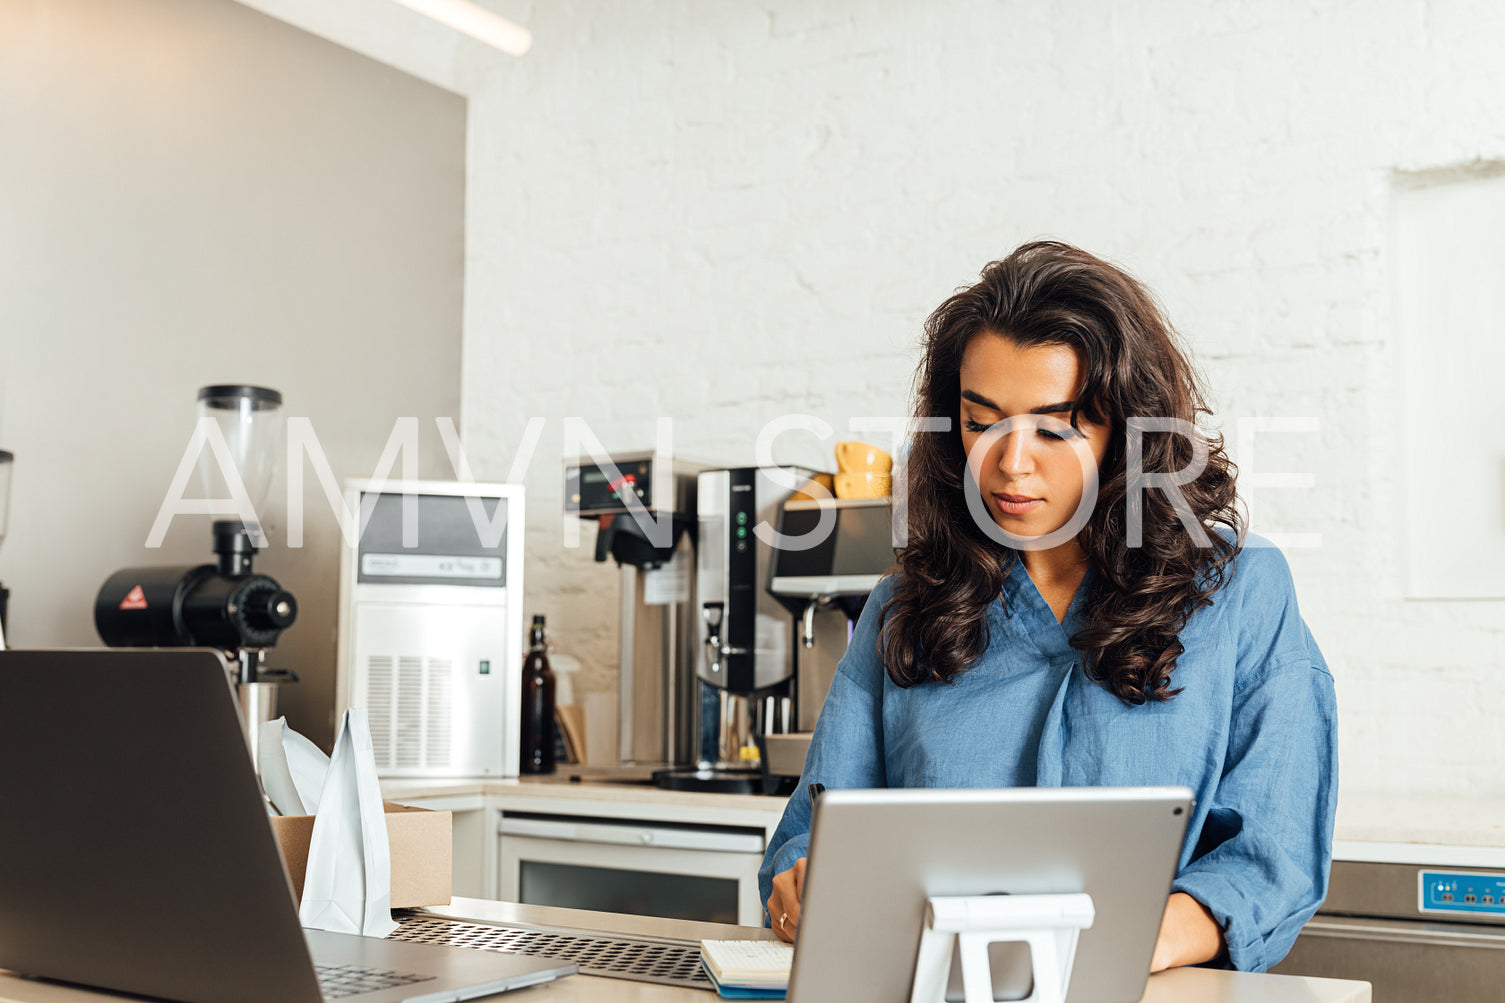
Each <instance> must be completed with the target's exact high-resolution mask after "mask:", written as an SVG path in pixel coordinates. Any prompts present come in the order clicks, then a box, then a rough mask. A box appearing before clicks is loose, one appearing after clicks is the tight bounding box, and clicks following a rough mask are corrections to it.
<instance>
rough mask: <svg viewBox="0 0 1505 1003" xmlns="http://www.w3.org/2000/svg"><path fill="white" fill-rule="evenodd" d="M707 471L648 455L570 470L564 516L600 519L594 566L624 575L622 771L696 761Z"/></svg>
mask: <svg viewBox="0 0 1505 1003" xmlns="http://www.w3.org/2000/svg"><path fill="white" fill-rule="evenodd" d="M704 469H705V465H704V464H697V463H691V462H688V461H683V460H673V461H661V460H660V458H658V457H657V456H655V454H653V453H643V452H639V453H621V454H614V455H612V456H610V457H608V458H605V459H603V460H599V461H591V460H583V459H582V460H576V461H574V462H572V463H569V464H567V465H566V466H565V493H564V497H565V511H566V512H568V513H570V514H573V515H578V516H579V517H580V518H582V519H592V520H595V521H596V523H597V524H598V527H597V532H596V560H597V561H600V562H602V563H605V562H606V560H607V559H608V558H610V559H612V560H614V561H615V562H616V564H617V567H618V569H619V572H618V574H619V578H620V584H621V599H620V605H619V607H618V626H617V630H618V633H617V652H618V661H617V666H618V669H617V671H618V691H617V692H618V696H617V747H618V760H619V762H620V764H621V767H622V768H625V772H632V770H633V769H634V768H641V770H642V771H643V772H644V773H645V774H646V773H647V772H648V771H650V770H652V769H657V768H663V767H675V766H683V765H688V764H692V763H694V762H695V735H696V731H695V722H696V698H697V696H698V689H699V687H698V686H697V685H696V679H695V657H696V654H697V651H696V649H695V647H694V645H695V617H694V613H693V610H694V607H693V606H692V603H693V600H694V596H695V574H696V561H695V506H696V502H695V497H696V494H695V493H696V476H697V474H699V473H700V471H702V470H704ZM629 499H631V503H630V504H631V507H629ZM632 509H636V510H637V512H636V516H637V517H635V514H634V512H633V511H632ZM638 517H641V519H642V520H643V521H646V522H649V523H651V525H652V526H653V527H655V528H653V529H651V530H649V529H646V528H645V527H644V526H643V525H641V524H640V522H639V518H638ZM623 771H624V770H623V769H619V770H618V771H617V772H619V773H620V772H623ZM642 779H647V776H646V775H645V776H644V777H643V778H642Z"/></svg>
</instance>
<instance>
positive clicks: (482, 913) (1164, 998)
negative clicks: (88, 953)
mask: <svg viewBox="0 0 1505 1003" xmlns="http://www.w3.org/2000/svg"><path fill="white" fill-rule="evenodd" d="M427 911H428V912H430V913H433V914H435V915H440V916H445V917H448V918H450V919H459V920H465V921H468V922H481V923H488V922H489V923H526V924H528V925H530V926H547V927H554V928H563V929H570V930H584V931H605V932H609V933H619V934H624V935H629V936H639V937H664V938H669V939H673V940H684V941H691V942H693V941H698V940H700V939H702V938H705V937H715V938H720V939H736V938H742V939H760V940H763V939H769V938H771V937H772V934H770V933H769V932H768V931H767V930H761V929H756V928H753V927H736V926H721V925H718V924H712V923H687V922H684V921H681V920H668V919H648V918H644V917H638V916H620V915H614V914H610V913H596V912H582V911H579V910H574V909H555V908H547V907H542V906H524V905H517V904H514V903H508V902H485V901H481V900H479V899H456V900H455V902H454V904H453V905H450V906H447V907H445V908H443V909H431V910H427ZM123 998H125V997H120V996H116V995H113V994H109V993H99V992H93V991H90V990H85V989H78V988H75V987H72V986H61V985H54V984H51V983H38V982H31V981H28V980H25V979H22V978H19V977H16V976H13V975H9V974H6V973H0V1003H101V1001H104V1000H117V999H123ZM489 998H492V999H496V1000H498V1001H500V1000H508V1001H516V1003H598V1001H600V1003H606V1001H612V1003H710V1001H713V1000H715V999H716V997H715V996H713V995H712V994H711V993H709V992H708V991H706V990H701V989H685V988H678V987H673V986H659V985H649V984H646V983H641V982H625V981H621V980H618V979H607V978H599V977H593V976H585V975H571V976H569V977H568V978H565V979H562V980H560V981H558V982H552V983H549V984H547V985H542V986H535V987H533V988H530V989H520V990H517V991H515V992H511V993H506V994H501V995H498V996H495V997H489ZM1369 1000H1370V990H1369V984H1368V983H1367V982H1349V981H1342V980H1337V979H1312V978H1301V977H1297V976H1290V975H1253V974H1249V973H1245V972H1217V971H1206V970H1203V969H1195V968H1183V969H1177V970H1175V971H1170V972H1161V973H1160V974H1158V975H1152V976H1150V980H1149V983H1148V984H1147V986H1146V991H1145V994H1144V997H1143V998H1142V999H1141V1001H1140V1003H1369Z"/></svg>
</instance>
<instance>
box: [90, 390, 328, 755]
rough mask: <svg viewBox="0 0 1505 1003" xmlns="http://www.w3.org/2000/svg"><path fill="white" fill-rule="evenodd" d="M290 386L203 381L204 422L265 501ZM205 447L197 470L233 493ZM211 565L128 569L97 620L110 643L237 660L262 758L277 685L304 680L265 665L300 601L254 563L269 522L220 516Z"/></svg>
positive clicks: (245, 712) (102, 596) (239, 690)
mask: <svg viewBox="0 0 1505 1003" xmlns="http://www.w3.org/2000/svg"><path fill="white" fill-rule="evenodd" d="M281 405H282V395H281V394H280V393H278V392H277V391H275V390H269V389H267V388H265V387H254V386H208V387H204V388H202V389H201V390H199V394H198V413H199V419H200V421H203V420H206V419H207V420H211V421H213V422H214V423H215V425H216V426H217V427H218V429H219V432H220V434H221V436H222V437H223V439H224V442H225V444H226V445H227V446H228V447H229V454H230V458H231V459H232V460H234V464H235V467H236V471H235V472H236V474H237V475H238V476H239V477H240V480H241V482H242V484H243V485H244V488H245V493H246V497H247V498H248V499H249V500H250V501H251V503H252V505H253V507H257V508H259V507H260V505H261V504H262V502H263V501H264V500H265V497H266V492H267V489H268V488H269V487H270V485H271V477H272V472H273V470H274V469H275V464H276V458H277V455H278V445H279V441H280V438H281V435H280V433H281V421H280V415H279V409H280V408H281ZM211 456H212V453H211V451H210V450H209V449H205V450H204V451H203V452H202V453H201V454H200V457H199V473H200V476H201V479H202V481H203V486H204V489H205V493H206V497H210V498H225V497H228V496H229V494H230V489H229V487H228V485H227V484H226V483H225V479H224V471H222V470H221V468H220V467H219V465H218V462H217V461H216V460H215V459H211ZM212 536H213V541H214V553H215V556H216V561H215V563H213V564H197V565H187V566H183V565H178V566H165V567H139V568H122V569H121V570H119V571H117V572H115V573H114V574H113V575H111V576H110V577H109V578H108V579H106V580H105V583H104V585H102V586H101V587H100V589H99V595H98V596H97V597H96V599H95V602H94V626H95V629H96V630H97V631H98V632H99V636H100V639H101V640H103V641H104V643H105V644H107V645H109V646H111V647H136V648H145V647H208V648H218V649H220V650H221V651H223V652H225V654H226V656H227V658H228V659H229V661H230V663H231V665H232V666H234V671H235V678H234V679H233V680H232V682H233V683H234V684H235V688H236V696H237V698H238V700H239V704H240V712H241V723H242V724H243V725H244V727H245V729H246V734H247V739H248V741H249V742H250V743H251V752H252V761H253V762H254V761H255V753H256V742H257V737H258V731H259V727H258V726H259V725H260V724H261V722H263V721H268V720H271V719H272V718H274V717H275V716H276V698H277V687H278V686H280V685H284V684H286V683H289V682H296V681H297V676H296V675H295V674H294V673H292V672H289V671H286V670H280V671H279V670H269V669H267V668H265V667H264V666H263V661H264V659H265V655H266V651H267V649H268V648H270V647H272V646H273V645H274V644H276V643H277V639H278V637H279V636H280V635H281V633H282V631H284V630H286V629H287V628H288V627H290V626H292V624H293V621H294V620H296V619H297V617H298V603H297V600H296V599H294V598H293V595H292V593H290V592H288V591H287V590H286V589H284V588H283V587H282V586H281V585H280V584H278V582H277V580H276V579H274V578H271V577H269V576H267V575H263V574H258V573H257V572H256V571H255V570H254V569H253V568H252V559H253V557H254V556H255V554H256V552H257V546H256V545H257V542H258V541H260V540H262V539H263V536H262V532H261V528H260V527H259V526H256V525H250V524H247V523H245V522H242V521H240V520H220V521H217V522H215V523H214V524H213V527H212Z"/></svg>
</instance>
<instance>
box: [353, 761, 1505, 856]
mask: <svg viewBox="0 0 1505 1003" xmlns="http://www.w3.org/2000/svg"><path fill="white" fill-rule="evenodd" d="M382 792H383V795H384V796H385V797H387V798H388V799H390V800H394V801H402V800H415V799H422V798H442V797H457V796H477V797H479V796H498V797H519V798H530V799H537V800H538V801H540V802H543V803H546V804H548V805H549V807H550V809H552V810H561V809H562V808H563V807H568V804H567V803H568V802H586V801H588V802H590V803H591V804H592V805H599V804H606V805H612V806H616V811H617V812H619V813H622V814H630V806H631V805H654V806H659V807H661V808H664V809H668V810H675V809H678V810H681V811H687V812H690V813H691V814H692V815H693V816H698V817H699V818H700V819H701V820H714V819H717V818H724V817H727V815H726V813H731V816H732V817H735V818H736V819H738V821H727V822H726V823H725V824H756V820H757V819H759V818H762V819H768V818H770V817H772V818H773V819H774V820H775V822H776V821H777V816H778V815H780V814H781V813H782V812H783V810H784V803H785V799H784V798H776V797H763V796H758V795H748V794H699V793H693V792H687V791H666V790H660V789H658V788H656V787H653V786H650V785H646V784H634V783H603V782H601V781H598V780H586V781H584V782H581V783H571V782H570V781H569V774H567V773H564V772H561V773H559V774H556V775H554V776H550V777H525V778H522V779H499V778H495V777H474V778H463V779H455V780H428V779H389V780H385V781H383V782H382ZM687 820H691V819H687ZM1334 837H1335V838H1334V846H1333V856H1334V858H1335V859H1338V860H1353V861H1373V862H1378V863H1395V864H1422V865H1433V866H1452V867H1499V868H1505V798H1485V799H1475V800H1469V799H1466V798H1463V797H1461V796H1450V795H1441V794H1438V795H1391V794H1372V793H1354V794H1344V795H1342V796H1341V797H1340V799H1339V801H1338V819H1337V826H1336V830H1335V833H1334Z"/></svg>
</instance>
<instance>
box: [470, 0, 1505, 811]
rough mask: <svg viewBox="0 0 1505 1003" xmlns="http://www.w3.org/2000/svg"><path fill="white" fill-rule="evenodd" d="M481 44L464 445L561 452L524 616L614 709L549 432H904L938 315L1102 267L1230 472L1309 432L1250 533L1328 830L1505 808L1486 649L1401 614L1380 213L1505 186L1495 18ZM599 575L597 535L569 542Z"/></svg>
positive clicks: (1297, 19) (636, 24)
mask: <svg viewBox="0 0 1505 1003" xmlns="http://www.w3.org/2000/svg"><path fill="white" fill-rule="evenodd" d="M489 5H490V6H492V7H493V8H494V9H497V10H499V11H501V12H502V13H504V14H507V15H509V16H512V17H515V18H517V19H518V20H520V21H523V22H524V23H526V24H528V26H529V27H530V28H532V30H533V31H534V35H535V47H534V49H533V51H532V52H531V53H530V54H529V55H527V56H526V57H525V58H523V59H521V60H517V61H508V60H505V59H499V58H497V57H494V56H491V55H488V54H486V53H483V52H480V51H479V49H478V47H475V46H463V47H461V48H460V49H459V50H458V51H457V55H456V57H455V64H454V67H453V72H454V74H455V77H456V79H457V80H463V81H464V82H465V86H466V87H467V88H468V89H469V93H470V94H471V98H472V107H471V144H472V150H471V176H470V206H469V223H470V233H469V240H470V246H471V256H472V257H471V262H470V268H469V279H468V282H469V285H468V290H467V311H468V316H467V338H466V349H465V351H466V354H465V385H464V395H463V399H464V416H463V417H464V429H465V434H466V437H467V442H468V445H469V449H470V452H471V454H472V457H473V459H474V461H475V463H476V465H477V467H478V469H479V471H480V472H481V473H482V474H484V475H490V476H501V475H502V474H504V473H505V471H506V469H507V464H508V462H509V461H510V458H511V454H512V452H513V449H514V443H515V442H516V441H517V439H518V437H519V436H520V434H521V430H522V427H523V423H524V421H525V419H526V418H527V417H528V416H531V415H542V416H545V417H547V418H548V419H549V421H550V424H549V431H548V433H547V434H546V435H545V438H544V442H543V444H542V446H541V449H540V452H539V456H538V458H537V459H536V460H535V462H534V463H533V466H532V468H531V471H530V474H529V477H528V485H529V490H530V513H531V519H530V523H531V524H530V535H529V546H530V552H529V559H528V575H529V581H528V587H529V593H530V596H529V606H530V607H531V608H532V609H536V610H539V611H542V612H545V613H547V614H548V615H549V619H550V623H551V625H553V628H554V632H555V636H556V637H557V638H558V639H559V641H560V643H561V645H562V646H563V647H565V648H567V649H568V650H570V651H572V652H574V653H576V654H577V655H579V656H580V657H581V658H582V659H584V660H585V661H586V662H587V663H588V664H589V665H590V666H592V667H593V671H592V672H591V673H590V675H589V676H588V679H587V680H586V681H585V683H586V685H587V686H588V687H589V688H596V689H605V688H609V687H610V686H611V685H612V681H611V670H612V669H613V663H614V661H615V653H614V648H613V644H612V639H613V636H614V634H613V631H614V624H613V619H614V616H613V610H614V609H615V594H614V593H615V588H614V578H613V575H612V573H611V572H610V571H609V570H608V569H605V568H600V567H596V566H594V565H593V563H592V562H591V559H590V553H589V550H588V548H587V549H582V550H580V551H573V552H571V551H565V550H563V549H562V548H561V546H560V529H559V522H560V517H559V514H558V512H559V509H560V495H561V489H560V471H559V464H558V449H559V441H560V440H559V432H560V419H561V418H563V417H564V416H566V415H580V416H584V417H585V418H587V419H588V420H589V421H590V423H591V425H592V426H593V427H594V428H595V429H596V430H597V432H598V434H599V435H600V436H601V437H602V439H603V440H604V442H605V444H606V445H607V446H608V447H610V448H624V449H625V448H631V447H638V446H641V445H643V444H644V443H646V442H647V441H649V438H650V436H651V434H652V428H653V424H652V419H653V416H655V415H658V414H661V413H663V414H670V415H673V416H674V418H675V420H676V428H677V433H678V434H677V439H676V445H677V446H678V448H679V449H680V450H682V451H683V452H685V453H691V454H696V455H700V456H706V457H710V458H714V459H719V460H723V461H728V462H737V461H749V460H750V459H751V457H752V441H753V436H754V435H755V433H756V430H757V429H758V428H759V427H760V426H761V425H762V424H763V423H764V422H765V421H766V420H767V419H769V418H771V417H773V416H775V415H778V414H782V413H786V412H808V413H811V414H815V415H818V416H820V417H822V418H824V419H825V420H827V421H829V422H831V423H832V424H833V425H836V426H837V427H838V428H844V427H845V425H846V422H847V420H848V418H849V417H851V416H853V415H870V414H900V413H902V412H903V410H904V407H905V402H906V400H907V396H908V389H909V381H910V377H911V372H912V367H913V364H914V359H915V350H914V347H915V343H916V338H917V336H918V332H919V328H920V324H921V321H922V320H923V318H924V317H925V315H926V314H927V312H928V311H929V310H930V309H931V308H932V307H933V306H934V305H935V304H936V303H938V302H939V301H940V300H941V299H942V298H943V297H944V296H945V295H946V294H947V293H948V292H949V291H950V290H951V289H952V288H954V287H955V286H957V285H960V284H963V283H966V282H968V281H969V280H970V279H972V278H973V277H974V276H975V275H976V273H977V271H978V269H979V268H980V267H981V266H982V265H983V264H984V263H985V262H986V261H988V260H989V259H991V258H995V257H997V256H1000V255H1002V254H1003V253H1005V252H1006V251H1007V250H1008V249H1010V248H1011V247H1013V246H1014V245H1015V244H1017V243H1019V242H1020V241H1022V240H1024V239H1027V238H1030V237H1034V236H1038V235H1052V236H1058V237H1060V238H1062V239H1066V240H1069V241H1072V242H1075V243H1078V244H1081V245H1083V246H1084V247H1087V248H1088V249H1091V250H1093V251H1095V252H1097V253H1100V254H1103V255H1106V256H1109V257H1111V258H1114V259H1116V260H1118V261H1120V262H1122V263H1124V264H1126V265H1127V266H1128V267H1129V268H1130V269H1131V270H1133V271H1134V272H1136V273H1137V274H1139V275H1140V276H1141V277H1143V278H1144V279H1146V280H1147V281H1148V282H1149V284H1150V285H1151V286H1152V287H1153V288H1155V289H1156V290H1157V292H1158V293H1159V294H1160V296H1161V297H1162V299H1163V300H1164V302H1165V303H1166V304H1167V305H1168V307H1169V310H1170V312H1171V315H1172V317H1173V318H1174V320H1175V321H1176V323H1177V324H1178V326H1179V327H1180V329H1181V330H1182V331H1183V332H1184V334H1185V335H1186V337H1187V338H1188V340H1189V341H1190V343H1191V344H1192V346H1193V348H1194V350H1195V352H1196V353H1197V355H1198V357H1199V359H1200V361H1201V363H1202V365H1203V367H1204V368H1205V370H1206V373H1207V376H1208V379H1209V382H1210V385H1211V387H1212V388H1213V391H1214V395H1215V399H1216V403H1217V407H1218V411H1219V414H1220V417H1221V418H1222V420H1223V421H1224V422H1225V423H1226V428H1227V431H1228V433H1229V437H1230V440H1231V439H1232V437H1233V434H1234V427H1233V423H1234V421H1235V420H1236V419H1237V418H1239V417H1242V416H1255V415H1276V416H1281V415H1285V416H1316V417H1318V418H1320V420H1321V424H1322V429H1323V435H1322V437H1321V441H1320V442H1317V441H1303V440H1302V439H1301V438H1300V437H1297V436H1289V435H1273V434H1272V435H1271V436H1269V437H1267V438H1265V439H1262V440H1261V442H1260V466H1261V467H1262V468H1263V469H1266V470H1271V471H1282V470H1293V471H1301V470H1308V471H1315V472H1316V473H1317V475H1318V482H1317V486H1316V488H1314V489H1313V490H1311V491H1304V492H1294V491H1285V492H1281V491H1271V492H1268V493H1266V494H1264V495H1262V496H1261V502H1260V509H1259V519H1258V522H1257V527H1256V528H1258V529H1260V530H1261V531H1265V532H1320V533H1321V534H1322V536H1323V540H1324V546H1323V547H1322V549H1320V550H1315V551H1304V552H1293V553H1291V554H1290V558H1291V561H1292V564H1293V566H1294V568H1295V572H1296V576H1297V580H1298V585H1299V588H1300V593H1301V599H1302V605H1303V611H1304V613H1305V616H1306V618H1307V620H1308V622H1309V623H1310V624H1311V626H1312V629H1313V631H1314V632H1315V633H1316V635H1317V637H1318V639H1319V641H1320V643H1321V644H1322V647H1323V650H1324V652H1325V653H1326V655H1327V657H1328V659H1329V660H1330V662H1331V663H1332V666H1333V669H1334V672H1335V674H1336V675H1337V677H1338V683H1339V687H1340V691H1339V692H1340V703H1341V708H1342V725H1343V734H1342V742H1343V745H1342V751H1343V782H1344V785H1345V787H1346V788H1347V789H1350V790H1387V791H1395V792H1411V791H1437V790H1441V791H1449V792H1455V793H1458V794H1494V795H1499V794H1502V793H1505V730H1502V729H1501V728H1500V727H1499V726H1498V725H1497V723H1496V722H1497V721H1498V719H1499V718H1500V717H1501V715H1502V714H1505V666H1502V664H1501V663H1502V660H1505V659H1502V654H1505V651H1502V649H1505V609H1502V607H1501V604H1499V603H1482V602H1481V603H1467V604H1464V603H1429V604H1421V603H1408V602H1405V601H1403V600H1402V599H1401V598H1400V596H1401V588H1402V579H1401V569H1400V564H1399V554H1400V550H1401V538H1400V535H1399V534H1400V529H1401V524H1400V518H1401V516H1400V513H1399V511H1398V507H1397V505H1398V498H1399V485H1400V483H1401V477H1402V475H1403V473H1404V470H1405V468H1404V465H1403V462H1402V461H1403V458H1402V457H1401V456H1400V455H1398V450H1397V448H1396V446H1395V441H1396V440H1395V437H1394V435H1393V434H1392V430H1391V428H1390V426H1389V424H1388V423H1389V422H1391V421H1392V420H1393V419H1394V418H1395V417H1396V416H1397V413H1398V412H1397V405H1396V402H1397V399H1398V392H1399V389H1400V387H1399V373H1398V352H1397V350H1396V346H1395V344H1394V335H1393V333H1392V317H1391V307H1390V301H1389V278H1388V275H1387V268H1388V266H1389V264H1388V251H1387V241H1388V225H1389V224H1388V220H1389V192H1390V183H1391V181H1390V179H1391V177H1392V175H1393V172H1395V171H1397V170H1407V171H1413V170H1426V169H1432V168H1437V167H1447V166H1454V165H1463V164H1469V163H1473V162H1475V161H1479V160H1490V159H1501V158H1505V117H1502V104H1501V96H1502V94H1505V64H1502V63H1501V61H1500V60H1499V59H1498V58H1497V56H1496V55H1495V54H1496V53H1497V51H1498V48H1499V45H1500V40H1501V37H1502V35H1505V5H1501V4H1499V3H1497V2H1494V0H1362V2H1361V0H1351V2H1343V3H1338V2H1328V3H1314V2H1311V0H1306V2H1292V0H1262V2H1257V3H1256V2H1239V3H1202V4H1195V3H1187V2H1169V0H1159V2H1155V0H1123V2H1115V3H1100V2H1088V0H1075V2H1055V3H1025V2H1017V3H997V2H982V0H977V2H964V0H927V2H908V3H901V2H884V3H875V2H871V0H824V2H811V0H769V2H764V3H752V2H744V0H718V2H711V0H705V2H696V3H688V2H680V3H665V2H658V0H623V2H611V3H608V2H577V3H562V2H558V3H556V2H550V3H540V4H529V3H523V2H521V0H489ZM584 537H585V541H586V543H587V545H588V544H589V541H590V539H591V534H590V532H589V531H587V532H586V533H585V534H584Z"/></svg>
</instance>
